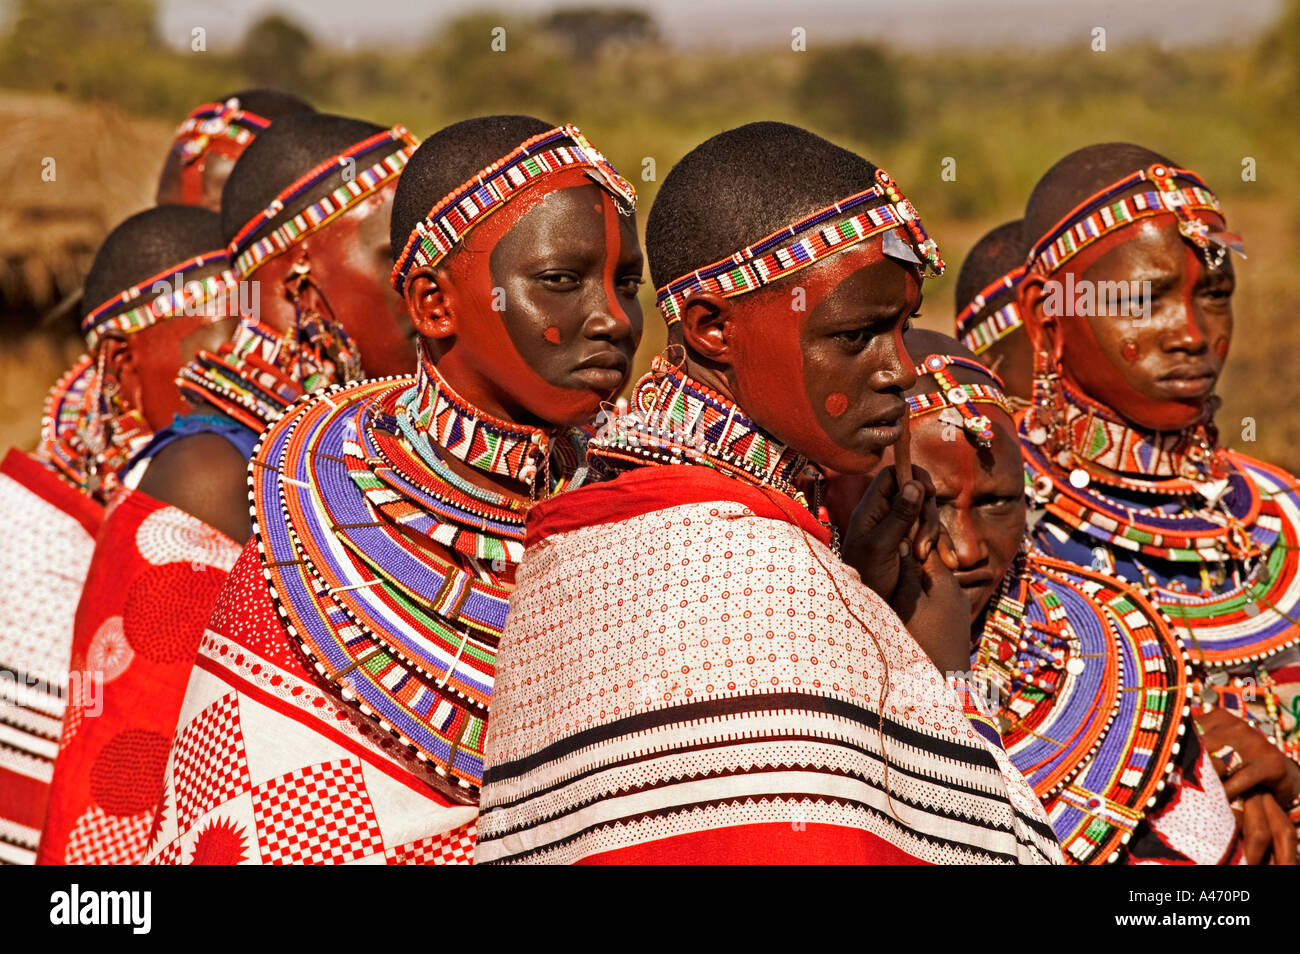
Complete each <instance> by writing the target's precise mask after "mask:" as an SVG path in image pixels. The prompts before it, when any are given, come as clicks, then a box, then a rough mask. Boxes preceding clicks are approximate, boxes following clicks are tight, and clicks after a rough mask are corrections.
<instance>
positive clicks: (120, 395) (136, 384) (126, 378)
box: [99, 335, 144, 410]
mask: <svg viewBox="0 0 1300 954" xmlns="http://www.w3.org/2000/svg"><path fill="white" fill-rule="evenodd" d="M99 357H100V359H101V361H102V362H103V368H104V376H105V377H106V378H108V379H109V381H111V382H113V384H114V385H115V388H114V391H115V393H116V394H117V399H118V401H120V402H122V403H124V404H126V405H127V409H130V410H140V408H141V407H142V406H143V402H144V388H143V385H142V384H141V381H140V369H139V365H138V363H137V361H136V357H135V352H134V350H133V349H132V348H131V342H129V341H128V340H127V339H125V338H122V337H118V336H117V335H108V336H106V337H105V338H104V339H103V340H101V341H100V343H99Z"/></svg>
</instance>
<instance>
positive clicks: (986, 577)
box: [953, 570, 993, 592]
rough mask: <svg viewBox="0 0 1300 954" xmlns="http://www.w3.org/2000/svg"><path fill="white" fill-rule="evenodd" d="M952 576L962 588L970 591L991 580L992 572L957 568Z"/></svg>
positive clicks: (982, 586)
mask: <svg viewBox="0 0 1300 954" xmlns="http://www.w3.org/2000/svg"><path fill="white" fill-rule="evenodd" d="M953 578H954V579H956V580H957V585H958V586H960V587H961V588H962V589H963V590H969V591H971V592H975V591H978V590H982V589H984V588H985V587H986V586H988V585H989V584H990V583H992V582H993V574H992V573H991V572H990V571H988V570H958V571H957V572H956V573H954V574H953Z"/></svg>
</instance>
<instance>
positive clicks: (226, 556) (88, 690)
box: [38, 491, 239, 864]
mask: <svg viewBox="0 0 1300 954" xmlns="http://www.w3.org/2000/svg"><path fill="white" fill-rule="evenodd" d="M238 555H239V548H238V547H237V546H236V545H235V543H234V542H232V541H231V540H230V539H229V538H228V537H226V536H225V535H224V534H222V533H220V532H219V531H217V530H215V529H213V528H212V527H209V526H208V525H207V524H205V523H203V522H202V521H200V520H199V519H197V518H196V517H193V516H191V515H189V514H187V513H184V512H183V511H181V510H178V509H176V508H175V507H170V506H167V505H165V504H163V503H160V502H159V501H157V500H154V499H153V498H151V497H149V496H147V495H146V494H142V493H139V492H135V491H128V492H125V493H124V495H123V496H121V497H120V498H118V499H117V500H116V501H115V502H114V504H113V505H112V506H111V507H110V508H109V511H108V513H107V516H106V517H105V520H104V524H103V526H102V527H101V528H100V532H99V536H98V539H97V541H96V544H95V554H94V557H93V559H92V561H91V566H90V571H89V573H88V574H87V577H86V586H85V589H84V591H83V593H82V598H81V603H80V605H79V606H78V607H77V620H76V628H75V632H74V636H73V643H72V665H71V671H72V672H73V673H75V674H78V679H79V683H80V690H81V691H80V693H79V694H78V696H79V697H78V698H73V699H71V700H70V702H69V706H68V712H67V714H66V716H65V718H64V723H63V726H64V731H63V739H62V742H61V744H60V748H59V755H58V759H57V761H56V763H55V766H54V779H53V783H52V786H51V795H50V804H49V810H48V813H47V816H46V824H45V830H44V833H43V835H42V837H41V847H40V852H39V857H38V863H40V864H77V863H92V864H134V863H136V862H137V861H139V860H140V859H141V857H142V855H143V853H144V850H145V847H146V846H147V845H148V843H149V839H150V835H151V833H152V832H153V831H154V829H155V827H156V825H155V823H156V821H157V806H158V796H159V793H160V792H161V791H162V787H163V769H164V768H165V767H166V764H167V755H168V752H169V750H170V748H171V741H172V734H173V731H174V729H175V727H176V719H177V715H178V714H179V712H180V708H181V700H182V699H183V698H184V695H185V684H186V683H187V682H188V680H189V675H190V669H191V668H192V666H193V663H194V653H195V651H196V649H197V647H198V643H199V638H200V637H201V636H202V634H203V624H204V623H205V622H206V620H207V618H208V615H209V613H210V612H211V609H212V605H213V603H215V602H216V598H217V594H218V592H220V589H221V584H222V583H223V582H224V581H225V578H226V574H227V573H228V572H229V570H230V567H231V566H232V565H233V564H234V562H235V559H236V558H237V557H238Z"/></svg>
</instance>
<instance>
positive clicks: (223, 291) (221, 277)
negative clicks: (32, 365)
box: [81, 249, 239, 352]
mask: <svg viewBox="0 0 1300 954" xmlns="http://www.w3.org/2000/svg"><path fill="white" fill-rule="evenodd" d="M226 261H227V259H226V250H225V249H218V250H216V251H213V252H204V253H203V254H202V255H196V256H194V257H193V258H191V259H187V260H186V261H184V262H180V263H178V264H176V265H173V266H172V267H171V268H169V269H167V270H166V271H164V272H159V273H158V274H157V275H154V276H152V277H150V278H146V279H145V280H144V281H142V282H139V283H138V284H135V285H132V286H131V287H130V288H128V289H127V290H126V291H124V292H122V293H121V294H118V295H114V296H113V297H112V298H110V299H109V300H108V301H106V302H104V303H103V304H102V305H100V306H99V307H97V308H95V309H94V310H93V311H91V312H89V313H88V314H87V315H86V317H85V318H83V319H82V320H81V333H82V335H84V336H85V339H86V348H87V349H88V350H89V351H92V352H93V351H94V350H95V348H96V346H97V345H98V344H99V341H100V339H101V338H102V337H103V336H104V335H105V334H107V333H109V332H113V331H116V332H120V333H121V334H124V335H130V334H135V333H136V332H137V331H143V330H144V329H145V328H148V327H150V326H151V325H154V324H157V323H158V322H159V321H162V320H163V319H165V318H178V317H181V316H194V315H204V316H209V317H214V318H224V317H226V313H225V311H224V310H221V311H220V313H219V314H218V309H216V308H215V307H214V306H215V305H216V303H217V302H218V301H220V300H221V299H222V298H224V297H226V296H227V295H229V294H230V292H232V291H233V290H234V289H236V288H237V287H238V286H239V282H238V281H237V280H236V278H235V276H234V274H233V273H232V272H231V271H230V269H229V268H223V269H222V270H221V271H220V272H219V273H217V274H214V275H208V276H207V277H205V278H196V279H192V280H190V281H181V282H180V284H179V286H178V287H174V283H173V281H172V279H175V278H177V277H178V276H184V274H185V273H186V272H188V271H192V270H193V269H196V268H202V267H203V266H205V265H212V264H217V263H225V262H226ZM156 284H162V285H164V286H166V288H167V290H166V291H164V292H163V293H162V294H160V295H158V296H157V297H156V298H153V299H151V300H149V301H147V302H142V303H141V304H139V305H136V306H135V307H134V308H130V309H128V310H126V311H119V310H118V309H120V308H122V307H123V306H124V305H129V304H131V302H134V301H138V300H139V299H140V298H141V297H142V296H143V295H144V294H145V293H146V292H150V291H153V288H154V286H155V285H156ZM232 313H233V312H232Z"/></svg>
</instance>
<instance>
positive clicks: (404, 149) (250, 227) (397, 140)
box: [229, 126, 419, 281]
mask: <svg viewBox="0 0 1300 954" xmlns="http://www.w3.org/2000/svg"><path fill="white" fill-rule="evenodd" d="M397 144H400V145H398V148H397V149H396V151H393V152H389V153H387V154H386V155H384V157H383V158H382V159H380V160H379V161H378V162H376V163H374V164H373V165H371V166H370V167H368V168H366V169H360V170H358V169H356V163H357V161H358V160H359V159H361V158H363V157H365V156H369V155H372V154H374V153H376V152H379V151H380V150H383V149H386V148H389V147H392V146H394V145H397ZM418 145H419V142H418V140H416V138H415V137H414V136H412V135H411V134H410V133H409V132H407V130H406V127H405V126H394V127H393V128H392V129H389V130H386V131H385V132H380V133H375V134H374V135H373V136H369V137H367V138H365V139H363V140H361V142H359V143H357V144H356V145H355V146H352V147H351V148H349V149H347V150H346V151H344V152H342V153H340V154H339V155H337V156H334V157H332V158H330V159H327V160H326V161H325V162H322V163H321V164H320V165H318V166H317V167H316V168H314V169H312V170H311V171H310V172H308V173H307V174H306V175H304V176H302V177H301V178H300V179H298V180H297V181H296V182H294V183H293V184H292V185H290V186H289V187H288V188H287V189H285V190H284V191H283V192H281V193H280V194H279V195H277V196H276V197H275V199H274V200H273V201H272V202H271V204H270V205H268V206H267V207H266V208H265V209H263V210H262V211H261V212H259V213H258V214H257V215H255V216H253V218H252V219H250V220H249V221H248V223H247V224H246V225H245V226H244V227H243V228H242V229H240V230H239V232H238V233H236V235H235V237H234V239H233V240H231V243H230V250H229V251H230V258H231V260H232V261H233V262H234V267H235V274H236V275H238V276H239V279H240V280H241V281H242V280H244V279H245V278H247V277H248V276H249V275H251V274H252V273H253V272H254V271H256V270H257V269H258V268H260V267H261V266H262V265H264V264H266V262H268V261H269V260H270V259H272V258H275V257H276V256H277V255H280V254H282V253H283V252H285V251H287V250H288V249H289V248H291V247H293V246H294V245H296V244H297V243H298V242H301V241H302V240H303V239H304V238H306V237H307V236H308V235H310V234H311V233H312V232H314V231H316V230H317V229H320V228H323V227H324V226H325V225H328V224H329V223H330V222H333V221H334V220H335V219H337V218H338V217H339V216H341V215H343V214H344V213H345V212H347V211H348V210H349V209H351V208H353V207H354V206H356V205H357V204H358V203H360V202H361V201H362V200H364V199H366V198H367V197H368V196H371V195H373V194H374V193H375V192H377V191H379V190H380V189H382V188H383V187H384V186H386V185H387V184H388V183H390V182H392V181H393V180H394V179H396V178H397V177H398V176H399V175H401V172H402V169H403V167H405V165H406V162H407V160H408V159H410V158H411V153H413V152H415V147H416V146H418ZM349 169H351V170H353V172H354V174H353V175H352V177H351V178H350V179H348V180H346V181H344V182H343V184H342V185H340V186H339V187H338V188H336V189H334V190H333V191H332V192H330V193H329V194H328V195H326V196H325V197H323V198H321V199H318V200H317V201H316V202H313V203H312V204H311V205H309V206H308V207H307V208H305V209H303V210H302V211H301V212H299V213H298V214H297V215H295V216H294V217H293V218H291V219H289V220H288V221H287V222H283V223H281V224H280V225H279V226H277V227H276V228H275V229H274V230H273V231H271V232H270V233H268V234H266V235H264V236H262V237H261V238H256V236H257V234H258V233H259V232H261V231H262V229H264V228H265V227H266V226H267V225H269V224H270V223H271V222H273V221H274V220H275V219H276V217H277V216H279V215H280V214H281V213H282V212H283V211H284V210H285V208H286V207H287V206H289V205H291V204H292V203H293V202H294V201H295V200H296V199H298V198H299V197H301V196H303V195H305V194H307V193H308V192H310V191H311V190H312V189H314V188H315V187H316V186H318V185H320V184H321V183H322V182H324V181H325V180H326V179H328V178H330V177H331V176H334V175H338V174H339V173H340V172H341V171H344V170H349Z"/></svg>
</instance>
